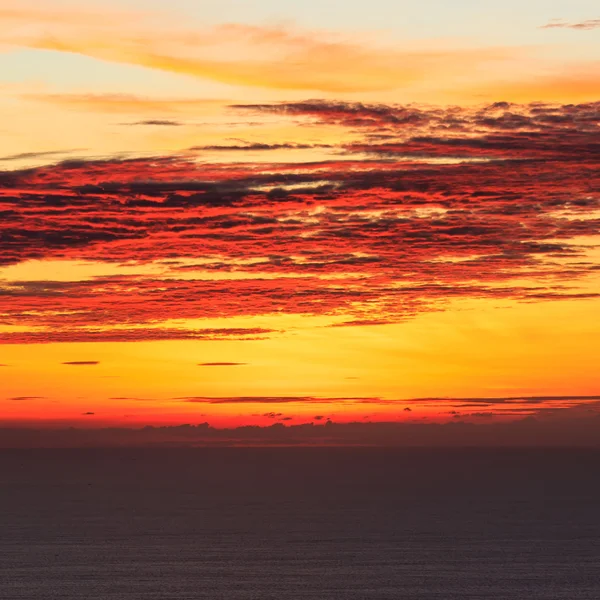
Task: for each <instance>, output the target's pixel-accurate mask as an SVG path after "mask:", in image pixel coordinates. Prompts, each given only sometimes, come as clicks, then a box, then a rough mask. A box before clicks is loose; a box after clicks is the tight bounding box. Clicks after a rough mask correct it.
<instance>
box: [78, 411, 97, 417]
mask: <svg viewBox="0 0 600 600" xmlns="http://www.w3.org/2000/svg"><path fill="white" fill-rule="evenodd" d="M81 414H82V416H84V417H91V416H93V415H95V414H96V413H93V412H84V413H81Z"/></svg>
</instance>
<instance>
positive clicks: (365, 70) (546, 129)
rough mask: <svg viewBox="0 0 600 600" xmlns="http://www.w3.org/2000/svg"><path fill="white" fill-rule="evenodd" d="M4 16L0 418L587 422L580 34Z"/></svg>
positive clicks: (587, 66)
mask: <svg viewBox="0 0 600 600" xmlns="http://www.w3.org/2000/svg"><path fill="white" fill-rule="evenodd" d="M11 4H12V3H5V2H1V1H0V31H2V33H1V34H0V73H4V75H0V108H1V109H2V111H3V114H4V115H5V119H4V122H3V124H2V126H0V127H1V128H2V136H1V138H0V214H1V215H2V218H1V219H0V313H1V315H0V364H2V366H1V367H0V382H1V384H2V385H1V391H0V424H5V425H9V426H11V427H14V426H23V425H30V426H44V427H47V426H63V425H75V426H81V427H103V426H108V425H110V426H113V425H119V426H126V427H139V426H142V425H148V424H154V425H159V424H171V425H176V424H180V423H202V422H208V423H210V424H211V425H212V426H214V427H239V426H243V425H248V424H252V425H261V426H267V425H268V426H270V425H272V424H273V423H281V424H284V425H286V426H289V425H297V424H301V423H310V422H313V423H316V424H319V423H325V422H327V420H331V421H333V422H335V423H346V422H353V421H358V422H369V421H403V422H407V423H414V424H418V423H424V422H439V423H446V422H455V421H460V422H469V423H475V424H487V423H490V422H499V423H504V422H508V421H518V420H520V419H523V418H526V417H532V416H533V417H535V418H536V419H541V420H544V419H559V420H560V419H568V418H582V419H585V418H589V417H590V415H591V416H593V417H596V416H597V414H598V412H599V409H598V406H599V404H598V395H600V379H599V375H598V369H597V364H598V362H599V359H600V356H599V351H598V343H597V341H598V339H600V325H598V323H599V322H600V320H599V319H598V315H599V314H600V310H599V309H600V304H599V300H598V295H599V294H600V275H599V274H598V273H599V270H598V266H599V264H600V262H599V258H600V250H599V240H600V236H599V235H598V231H599V230H600V229H599V224H600V196H599V195H598V189H599V187H598V184H599V183H600V181H599V176H598V173H599V172H600V170H599V169H598V133H599V124H600V123H599V117H598V115H599V114H600V104H599V103H598V99H599V98H600V89H599V85H598V81H599V80H598V77H597V72H598V66H599V64H600V62H599V61H600V52H598V51H597V49H598V46H597V45H595V44H594V43H593V40H594V39H596V40H597V30H596V29H595V26H593V23H594V22H593V21H592V20H590V21H589V24H588V25H586V23H588V21H585V20H583V21H576V20H572V19H571V16H570V15H569V14H567V13H565V15H564V20H563V21H560V22H558V21H550V19H551V18H554V17H556V16H557V15H553V16H552V15H547V16H545V17H544V18H542V16H540V18H539V23H538V25H537V26H536V27H533V28H531V33H530V37H529V38H528V37H527V28H526V22H527V23H529V21H528V20H527V19H529V16H528V15H526V14H524V15H523V23H522V24H521V25H519V26H518V27H516V28H514V30H511V29H510V28H509V27H508V25H506V28H505V29H502V26H500V25H499V29H498V31H499V32H500V33H502V32H504V33H502V35H500V34H498V35H495V36H494V37H493V39H492V38H490V40H489V41H488V42H486V41H485V39H484V38H482V37H481V36H480V35H479V34H477V35H476V32H475V31H473V32H471V33H469V34H464V33H463V34H460V35H458V34H455V33H452V31H453V30H452V23H450V26H449V28H448V31H447V32H444V30H443V27H442V24H441V22H437V21H435V19H433V20H432V21H431V24H430V28H429V30H428V31H425V32H421V33H420V34H419V35H416V34H415V35H410V34H409V33H408V32H404V33H402V32H399V31H396V30H395V29H393V28H390V29H388V30H385V31H384V30H379V29H376V28H371V29H367V28H363V27H361V26H360V24H359V23H358V22H356V23H354V24H352V23H345V22H344V25H343V27H342V26H341V25H340V27H339V28H338V29H335V28H334V27H332V25H331V24H330V23H329V22H327V20H326V19H325V21H324V22H323V23H322V25H321V26H319V27H316V26H312V25H311V26H309V25H308V23H309V21H310V19H309V18H308V17H309V16H310V14H311V13H310V12H307V13H302V14H300V13H298V14H297V15H296V14H295V13H294V15H291V16H290V18H289V19H287V20H281V19H279V20H277V19H275V20H274V19H267V18H265V20H264V21H263V22H257V21H254V20H250V19H249V18H248V20H247V21H245V22H244V21H243V20H241V21H239V22H225V21H219V19H220V17H219V14H217V13H214V14H212V13H211V14H210V15H207V18H206V19H205V20H204V22H203V21H202V19H201V18H200V17H201V15H198V14H197V13H196V12H194V11H193V10H192V9H191V8H189V7H187V5H185V3H183V2H182V3H181V4H180V3H178V2H175V3H174V5H173V7H171V9H169V7H166V6H165V7H164V10H162V11H161V10H158V11H156V10H155V11H154V12H151V11H149V10H144V9H143V8H141V7H140V6H139V5H138V3H137V2H134V1H133V0H132V1H131V2H126V3H124V5H123V6H122V7H121V8H120V9H117V8H111V7H104V8H102V7H100V5H99V4H97V3H95V2H86V3H81V5H78V6H77V7H74V6H73V5H68V4H64V5H63V4H61V3H58V4H56V5H55V6H54V3H53V7H52V9H50V8H48V7H45V6H43V7H42V6H40V5H39V4H36V3H32V2H29V3H25V4H23V5H22V6H21V5H20V6H19V7H18V8H17V9H15V8H14V6H11ZM269 6H270V4H269V3H267V2H266V0H265V2H264V3H263V4H261V8H260V10H264V11H265V13H264V14H265V15H268V14H270V13H268V10H270V8H268V7H269ZM188 10H189V11H192V12H189V13H186V11H188ZM194 10H195V9H194ZM215 10H216V9H215ZM294 10H295V9H294ZM307 10H308V9H307ZM385 10H389V11H393V10H395V9H394V8H393V7H392V6H391V5H390V6H387V4H386V5H385ZM565 10H566V9H565ZM261 14H262V13H261ZM390 14H392V13H390ZM411 14H412V13H411ZM411 14H408V15H407V18H412V17H411ZM592 16H593V15H592ZM440 18H441V17H440ZM547 22H551V23H554V25H553V26H552V27H543V26H544V24H545V23H547ZM474 27H475V25H474ZM527 27H529V25H527ZM593 36H596V37H595V38H594V37H593ZM593 48H596V50H593ZM310 98H314V99H312V100H311V99H310Z"/></svg>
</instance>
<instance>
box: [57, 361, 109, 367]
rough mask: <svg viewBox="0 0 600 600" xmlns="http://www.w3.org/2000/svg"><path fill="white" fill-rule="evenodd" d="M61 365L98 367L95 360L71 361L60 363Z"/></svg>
mask: <svg viewBox="0 0 600 600" xmlns="http://www.w3.org/2000/svg"><path fill="white" fill-rule="evenodd" d="M61 364H63V365H71V366H73V367H86V366H92V365H99V364H100V362H99V361H97V360H71V361H67V362H63V363H61Z"/></svg>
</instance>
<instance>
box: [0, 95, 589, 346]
mask: <svg viewBox="0 0 600 600" xmlns="http://www.w3.org/2000/svg"><path fill="white" fill-rule="evenodd" d="M234 110H237V111H245V112H247V113H250V114H252V113H254V114H256V113H258V114H265V113H277V114H281V115H286V116H291V117H292V118H294V119H298V118H300V119H303V123H304V125H305V126H307V127H310V126H311V125H314V124H315V123H326V124H330V125H335V126H338V127H339V128H340V130H341V131H349V132H353V136H354V140H355V141H354V142H351V143H346V142H344V143H343V144H341V145H339V146H338V147H337V148H334V149H333V150H332V151H333V152H335V153H337V157H336V156H335V155H333V156H332V159H331V160H328V161H322V162H316V163H300V164H298V163H286V162H277V163H270V164H269V163H260V164H253V163H244V162H222V163H214V164H202V163H199V162H196V161H195V160H194V159H193V155H187V156H181V157H177V156H170V157H155V158H151V159H123V160H116V159H114V160H104V161H102V160H99V161H88V162H86V161H75V160H73V161H67V162H62V163H59V164H56V165H51V166H47V167H41V168H36V169H28V170H22V171H4V172H0V260H1V262H2V263H3V265H4V271H0V277H2V276H4V280H3V281H1V287H0V315H1V317H2V319H3V323H5V324H6V325H9V326H12V327H15V326H17V327H18V328H19V330H18V331H16V330H12V331H5V332H4V333H0V340H1V341H3V342H25V343H26V342H51V341H95V340H96V341H102V340H105V341H127V340H144V339H147V340H154V339H255V338H257V337H262V336H265V335H269V334H271V333H273V331H272V330H271V329H269V328H264V327H209V326H206V327H203V326H201V325H200V326H198V325H195V326H193V327H192V326H190V325H189V324H187V325H186V322H189V321H193V320H202V319H215V318H226V317H241V316H256V315H266V314H280V313H285V314H290V313H292V314H309V315H328V316H330V317H331V318H332V321H331V324H332V325H336V326H339V325H340V324H342V325H343V324H345V325H348V326H350V325H369V324H373V325H377V324H385V323H389V322H398V321H401V320H404V319H408V318H411V317H413V316H414V315H416V314H418V313H420V312H423V311H430V310H441V309H444V307H445V306H447V305H448V303H449V302H452V301H453V300H456V299H461V298H469V299H473V298H477V299H480V298H488V299H511V300H518V301H528V302H535V301H539V300H549V299H550V300H551V299H564V298H567V299H569V298H571V299H572V298H592V297H596V296H597V294H598V289H597V287H593V286H590V284H589V281H591V280H590V278H592V277H593V276H594V274H595V273H597V269H598V262H597V260H595V259H594V258H593V254H591V252H592V250H593V245H594V244H597V242H598V239H597V237H594V236H597V234H598V231H599V225H600V218H599V217H600V213H599V212H598V211H599V210H600V195H599V189H600V178H599V173H600V170H599V169H598V158H599V151H600V144H599V142H598V118H599V114H600V104H598V103H595V104H583V105H567V106H560V105H545V104H532V105H524V106H523V105H511V104H508V103H504V102H499V103H496V104H494V105H491V106H487V107H483V108H480V109H472V110H471V109H458V108H446V109H442V108H425V107H415V106H396V105H364V104H347V103H335V102H324V101H309V102H302V103H287V104H274V105H245V106H240V105H238V106H236V107H235V108H234ZM233 152H234V153H237V149H236V148H234V150H233ZM593 240H595V241H593ZM28 261H34V262H33V263H31V262H28ZM35 261H46V262H45V263H40V262H38V263H36V262H35ZM47 261H72V262H73V264H75V263H77V264H79V263H81V262H82V261H83V263H85V264H88V265H92V266H93V265H96V267H97V266H98V265H100V266H101V270H102V269H104V270H105V272H106V273H107V274H104V275H97V274H95V271H94V269H91V270H90V272H89V275H86V274H85V266H83V267H81V269H82V271H81V273H83V274H80V275H79V276H73V277H72V278H69V277H66V278H65V277H63V278H61V279H53V278H52V275H51V273H52V269H50V270H49V271H47V272H48V275H47V276H45V275H40V274H41V273H45V272H46V271H44V270H43V266H41V265H43V264H57V263H55V262H52V263H48V262H47ZM36 264H39V265H40V267H39V268H38V271H39V273H38V275H37V276H36V277H35V278H33V279H32V278H31V277H29V278H27V276H25V275H23V276H22V277H20V276H19V275H18V274H19V272H20V271H19V268H20V267H19V265H34V266H35V265H36ZM102 265H104V266H102ZM11 268H12V269H13V271H11V270H10V269H11ZM32 268H33V267H32ZM14 269H16V270H14ZM74 272H76V273H80V271H74ZM3 274H4V275H3ZM7 274H8V275H9V276H8V275H7ZM586 281H587V282H588V284H586Z"/></svg>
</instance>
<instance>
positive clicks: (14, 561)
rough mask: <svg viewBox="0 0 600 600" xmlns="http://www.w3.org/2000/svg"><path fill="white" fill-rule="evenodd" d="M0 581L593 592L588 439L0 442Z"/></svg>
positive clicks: (167, 587)
mask: <svg viewBox="0 0 600 600" xmlns="http://www.w3.org/2000/svg"><path fill="white" fill-rule="evenodd" d="M0 486H1V487H0V598H1V599H2V600H13V599H15V600H16V599H28V600H33V599H38V598H39V599H44V600H52V599H59V598H60V599H88V598H89V599H94V600H109V599H110V600H117V599H127V600H129V599H132V600H133V599H140V600H141V599H148V600H151V599H159V598H160V599H166V600H169V599H173V600H179V599H195V598H207V599H215V600H216V599H223V600H242V599H243V600H250V599H256V600H262V599H265V600H266V599H272V600H288V599H290V600H291V599H301V598H302V599H315V600H316V599H319V600H333V599H340V600H371V599H373V600H378V599H403V598H406V599H419V600H420V599H440V600H441V599H443V600H454V599H456V600H463V599H473V598H478V599H479V598H481V599H484V598H491V599H505V600H520V599H527V600H529V599H536V600H538V599H539V600H541V599H544V600H550V599H552V600H554V599H556V600H558V599H560V600H578V599H589V600H599V599H600V451H592V450H564V449H562V450H546V451H542V450H410V449H394V450H384V449H280V448H277V449H164V450H163V449H152V450H46V451H44V450H35V451H6V450H5V451H0Z"/></svg>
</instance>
